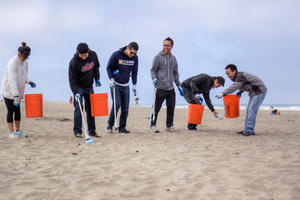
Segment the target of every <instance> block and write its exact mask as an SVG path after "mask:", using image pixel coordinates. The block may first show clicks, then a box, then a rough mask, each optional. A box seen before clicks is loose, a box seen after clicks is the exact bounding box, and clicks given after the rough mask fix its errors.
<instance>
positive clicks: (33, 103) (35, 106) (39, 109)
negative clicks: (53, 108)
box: [25, 94, 43, 118]
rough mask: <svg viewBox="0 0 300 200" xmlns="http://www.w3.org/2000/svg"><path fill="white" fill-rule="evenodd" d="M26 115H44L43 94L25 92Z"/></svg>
mask: <svg viewBox="0 0 300 200" xmlns="http://www.w3.org/2000/svg"><path fill="white" fill-rule="evenodd" d="M25 109H26V117H28V118H34V117H43V95H42V94H25Z"/></svg>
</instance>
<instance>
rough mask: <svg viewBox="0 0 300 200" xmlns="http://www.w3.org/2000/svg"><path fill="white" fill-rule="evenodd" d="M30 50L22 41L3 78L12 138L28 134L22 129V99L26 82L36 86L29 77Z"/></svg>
mask: <svg viewBox="0 0 300 200" xmlns="http://www.w3.org/2000/svg"><path fill="white" fill-rule="evenodd" d="M30 51H31V50H30V47H28V46H26V43H25V42H22V46H20V47H19V48H18V55H17V56H15V57H13V58H12V59H10V60H9V61H8V64H7V67H6V71H5V74H4V77H3V80H2V87H1V92H2V95H3V97H4V101H5V105H6V107H7V124H8V128H9V131H10V133H9V137H10V138H16V137H19V136H25V137H26V134H25V133H23V131H22V130H21V129H20V124H21V112H20V100H22V99H23V98H24V90H25V84H26V83H27V84H29V85H30V86H31V87H32V88H34V87H36V84H35V83H34V82H32V81H30V80H29V79H28V77H27V73H28V62H27V61H26V60H27V58H28V57H29V55H30ZM13 122H15V128H16V129H14V125H13ZM15 130H16V131H15Z"/></svg>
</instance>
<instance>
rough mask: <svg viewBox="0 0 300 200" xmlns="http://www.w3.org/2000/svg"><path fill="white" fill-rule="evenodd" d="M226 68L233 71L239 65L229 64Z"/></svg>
mask: <svg viewBox="0 0 300 200" xmlns="http://www.w3.org/2000/svg"><path fill="white" fill-rule="evenodd" d="M226 69H230V70H231V71H237V67H236V66H235V65H234V64H229V65H227V66H226V67H225V70H226Z"/></svg>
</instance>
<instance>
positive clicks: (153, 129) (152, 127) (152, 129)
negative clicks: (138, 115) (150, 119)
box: [150, 126, 159, 133]
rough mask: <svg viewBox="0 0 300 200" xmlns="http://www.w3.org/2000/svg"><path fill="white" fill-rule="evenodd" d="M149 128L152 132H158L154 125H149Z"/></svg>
mask: <svg viewBox="0 0 300 200" xmlns="http://www.w3.org/2000/svg"><path fill="white" fill-rule="evenodd" d="M150 130H151V132H152V133H159V130H158V129H157V128H156V126H151V127H150Z"/></svg>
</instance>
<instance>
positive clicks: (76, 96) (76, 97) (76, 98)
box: [75, 93, 80, 102]
mask: <svg viewBox="0 0 300 200" xmlns="http://www.w3.org/2000/svg"><path fill="white" fill-rule="evenodd" d="M75 100H76V101H77V102H80V94H79V93H77V94H76V95H75Z"/></svg>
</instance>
